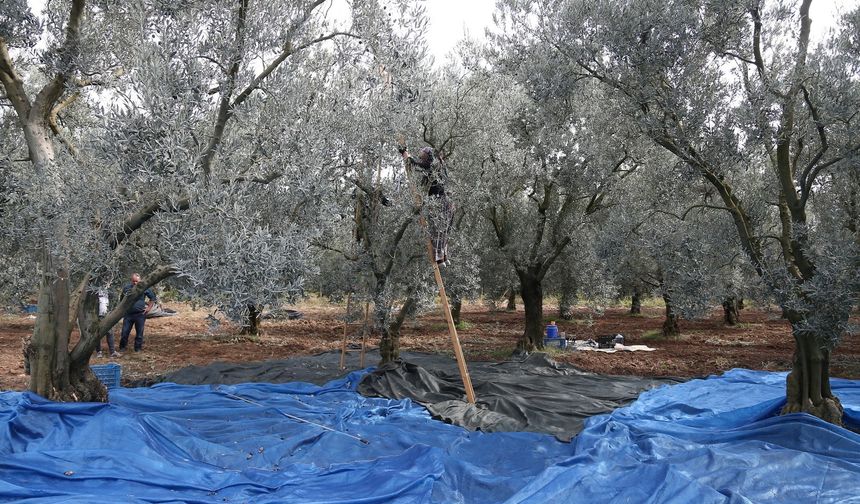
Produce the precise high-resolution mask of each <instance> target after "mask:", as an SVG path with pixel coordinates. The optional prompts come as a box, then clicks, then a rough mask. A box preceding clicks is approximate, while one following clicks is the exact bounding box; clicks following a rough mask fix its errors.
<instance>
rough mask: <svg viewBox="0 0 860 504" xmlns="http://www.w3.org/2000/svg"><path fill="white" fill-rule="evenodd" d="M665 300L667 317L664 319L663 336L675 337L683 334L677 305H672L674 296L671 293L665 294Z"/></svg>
mask: <svg viewBox="0 0 860 504" xmlns="http://www.w3.org/2000/svg"><path fill="white" fill-rule="evenodd" d="M663 302H664V303H665V304H666V319H665V320H664V321H663V329H662V333H663V337H664V338H675V337H678V336H680V335H681V328H680V327H678V314H677V313H675V307H674V306H673V305H672V296H671V295H670V294H669V293H664V294H663Z"/></svg>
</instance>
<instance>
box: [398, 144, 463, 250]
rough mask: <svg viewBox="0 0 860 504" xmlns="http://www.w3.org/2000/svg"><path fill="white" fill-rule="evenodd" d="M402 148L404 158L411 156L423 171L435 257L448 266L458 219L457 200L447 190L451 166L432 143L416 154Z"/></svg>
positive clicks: (401, 152)
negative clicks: (453, 228) (450, 238)
mask: <svg viewBox="0 0 860 504" xmlns="http://www.w3.org/2000/svg"><path fill="white" fill-rule="evenodd" d="M398 150H399V151H400V155H402V156H403V159H408V160H409V161H410V164H411V165H412V166H417V167H418V169H419V171H420V172H421V186H422V187H423V188H424V189H426V190H427V196H429V197H430V201H429V204H428V205H427V209H428V211H427V213H428V219H427V221H428V226H429V228H430V229H429V232H430V237H431V238H432V243H433V256H434V257H433V258H434V259H435V261H436V264H439V265H441V266H447V265H448V264H450V261H449V260H448V232H449V231H450V230H451V225H452V223H453V221H454V204H453V203H452V202H451V200H450V199H449V198H448V194H447V193H446V191H445V184H446V183H447V181H448V171H447V167H446V166H445V163H444V162H443V161H442V158H441V157H440V156H438V155H437V154H436V152H435V151H434V150H433V149H432V148H431V147H422V148H421V149H420V150H419V151H418V155H417V156H415V157H412V156H411V155H410V154H409V152H408V151H407V150H406V148H405V147H400V148H399V149H398Z"/></svg>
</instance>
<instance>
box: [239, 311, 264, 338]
mask: <svg viewBox="0 0 860 504" xmlns="http://www.w3.org/2000/svg"><path fill="white" fill-rule="evenodd" d="M262 315H263V313H262V307H261V306H257V305H256V304H254V303H248V319H247V320H246V321H245V324H244V325H243V326H242V334H250V335H252V336H257V335H258V334H260V317H261V316H262Z"/></svg>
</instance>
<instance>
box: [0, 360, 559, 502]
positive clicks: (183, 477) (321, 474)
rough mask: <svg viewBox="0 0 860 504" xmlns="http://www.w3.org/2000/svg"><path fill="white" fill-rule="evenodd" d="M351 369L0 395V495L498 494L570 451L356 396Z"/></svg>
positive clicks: (357, 497) (372, 498) (389, 498)
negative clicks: (277, 380)
mask: <svg viewBox="0 0 860 504" xmlns="http://www.w3.org/2000/svg"><path fill="white" fill-rule="evenodd" d="M359 378H360V374H359V373H353V374H351V375H349V376H348V377H347V378H346V379H341V380H336V381H333V382H331V383H329V384H327V385H325V386H322V387H319V386H316V385H311V384H306V383H290V384H282V385H272V384H243V385H235V386H224V385H220V386H205V385H204V386H187V385H176V384H159V385H155V386H153V387H151V388H126V389H116V390H114V391H111V396H110V403H109V404H99V403H81V404H72V403H66V404H62V403H53V402H49V401H45V400H44V399H41V398H40V397H38V396H35V395H33V394H30V393H19V392H6V393H0V501H14V502H80V503H95V502H219V503H221V502H231V503H234V502H253V503H264V502H301V503H312V502H326V503H336V502H340V503H346V502H363V503H373V502H380V503H381V502H400V503H416V502H417V503H420V502H425V503H430V502H434V503H435V502H445V503H449V502H468V503H472V502H476V503H480V502H486V503H498V502H503V501H504V500H505V499H506V498H508V497H510V496H511V495H513V494H514V493H515V492H516V491H518V490H519V489H521V488H522V487H524V486H525V485H526V484H527V483H528V482H529V481H530V480H532V479H533V478H534V477H536V476H537V475H538V474H540V472H541V471H542V470H544V469H545V468H547V467H549V466H550V465H552V464H553V463H554V462H557V461H559V460H563V459H564V458H567V457H569V456H570V455H571V450H572V446H571V445H570V444H563V443H559V442H558V441H556V440H555V439H554V438H552V437H550V436H545V435H536V434H530V433H506V434H485V433H480V432H469V431H467V430H465V429H462V428H460V427H456V426H453V425H448V424H445V423H443V422H438V421H435V420H433V419H431V418H430V415H429V414H428V413H427V411H426V410H425V409H424V408H422V407H420V406H418V405H416V404H414V403H412V402H411V401H408V400H403V401H393V400H387V399H371V398H366V397H363V396H361V395H359V394H357V393H356V392H355V391H354V386H355V384H356V383H357V381H358V380H359ZM227 394H230V395H234V396H236V397H239V398H242V399H245V400H247V401H252V402H254V403H257V404H259V406H257V405H254V404H250V403H248V402H246V401H245V400H240V399H236V398H232V397H230V396H228V395H227ZM285 415H292V416H295V417H298V418H301V419H304V420H308V421H312V422H315V423H317V424H320V425H326V426H329V427H331V428H333V429H336V430H338V431H340V432H343V433H346V434H349V435H351V436H358V437H360V438H362V439H366V440H367V441H368V443H369V444H364V443H362V442H360V441H358V440H356V439H354V438H351V437H348V436H347V435H344V434H340V433H334V432H329V431H326V430H325V429H323V428H321V427H318V426H316V425H311V424H308V423H303V422H299V421H296V420H294V419H290V418H287V416H285ZM512 454H516V455H515V456H513V455H512Z"/></svg>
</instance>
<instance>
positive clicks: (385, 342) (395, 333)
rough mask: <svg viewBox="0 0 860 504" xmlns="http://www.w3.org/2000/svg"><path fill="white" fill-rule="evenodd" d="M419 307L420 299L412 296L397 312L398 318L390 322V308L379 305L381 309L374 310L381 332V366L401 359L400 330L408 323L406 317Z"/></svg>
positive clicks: (377, 328)
mask: <svg viewBox="0 0 860 504" xmlns="http://www.w3.org/2000/svg"><path fill="white" fill-rule="evenodd" d="M417 305H418V298H417V296H415V295H411V296H409V297H408V298H406V301H404V302H403V306H401V307H400V310H399V311H398V312H397V316H395V317H394V319H393V320H390V317H389V316H388V314H389V313H391V309H390V308H386V307H384V306H382V305H381V304H377V305H376V306H378V307H379V308H376V309H375V310H374V322H375V324H374V325H375V326H376V330H377V331H379V334H380V339H379V355H380V357H381V360H380V362H379V364H380V365H382V364H385V363H386V362H392V361H395V360H397V359H399V358H400V329H401V328H402V327H403V323H404V322H405V321H406V317H408V316H409V314H410V313H412V312H413V311H414V310H415V308H416V307H417Z"/></svg>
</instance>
